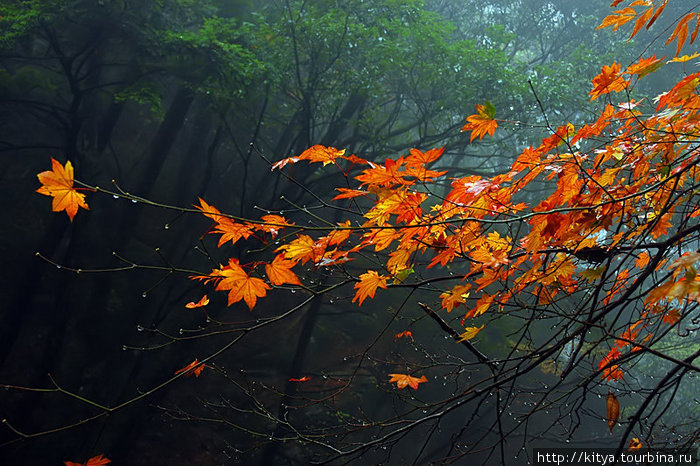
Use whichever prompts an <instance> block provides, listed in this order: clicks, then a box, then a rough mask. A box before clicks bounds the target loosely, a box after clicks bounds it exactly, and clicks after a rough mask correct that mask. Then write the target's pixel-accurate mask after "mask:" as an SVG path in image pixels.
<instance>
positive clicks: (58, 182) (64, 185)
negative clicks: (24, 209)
mask: <svg viewBox="0 0 700 466" xmlns="http://www.w3.org/2000/svg"><path fill="white" fill-rule="evenodd" d="M37 178H39V182H40V183H41V184H42V186H41V187H40V188H39V189H37V190H36V192H38V193H39V194H43V195H45V196H51V197H53V202H52V205H51V209H52V210H53V211H54V212H60V211H62V210H65V211H66V213H67V214H68V217H69V218H70V221H71V222H72V221H73V217H75V214H76V213H77V212H78V208H79V207H82V208H83V209H85V210H90V208H89V207H88V205H87V202H85V194H83V193H79V192H78V191H77V190H76V189H75V188H73V165H72V164H71V163H70V160H69V161H67V162H66V165H65V166H62V165H61V164H60V163H59V162H58V161H57V160H56V159H54V158H53V157H52V158H51V170H50V171H45V172H41V173H39V174H38V175H37Z"/></svg>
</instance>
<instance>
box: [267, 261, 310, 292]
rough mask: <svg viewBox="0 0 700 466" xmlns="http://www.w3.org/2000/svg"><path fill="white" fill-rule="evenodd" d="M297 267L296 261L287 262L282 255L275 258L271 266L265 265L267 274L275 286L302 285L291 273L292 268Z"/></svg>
mask: <svg viewBox="0 0 700 466" xmlns="http://www.w3.org/2000/svg"><path fill="white" fill-rule="evenodd" d="M295 265H296V262H295V261H292V260H286V259H285V258H284V256H283V255H282V254H280V255H278V256H277V257H275V259H274V260H273V261H272V263H271V264H265V273H266V274H267V277H268V278H269V279H270V283H272V284H273V285H277V286H279V285H283V284H285V283H289V284H291V285H301V282H300V281H299V277H297V275H296V274H295V273H294V272H292V271H291V268H292V267H294V266H295Z"/></svg>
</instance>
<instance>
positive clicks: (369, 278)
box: [352, 270, 389, 306]
mask: <svg viewBox="0 0 700 466" xmlns="http://www.w3.org/2000/svg"><path fill="white" fill-rule="evenodd" d="M387 278H389V277H386V276H384V275H379V274H378V273H377V272H376V271H374V270H369V271H368V272H367V273H363V274H362V275H360V281H359V282H358V283H355V289H356V290H357V293H355V297H353V298H352V302H353V303H354V302H355V301H358V300H359V303H358V304H357V305H358V306H362V302H363V301H364V300H365V299H366V298H367V297H370V298H374V294H375V293H376V292H377V288H383V289H385V290H386V280H387Z"/></svg>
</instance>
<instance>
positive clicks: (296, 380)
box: [289, 375, 311, 382]
mask: <svg viewBox="0 0 700 466" xmlns="http://www.w3.org/2000/svg"><path fill="white" fill-rule="evenodd" d="M309 380H311V377H309V376H308V375H305V376H304V377H300V378H298V379H295V378H294V377H292V378H291V379H289V382H308V381H309Z"/></svg>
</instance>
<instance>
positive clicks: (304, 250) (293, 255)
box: [275, 235, 315, 264]
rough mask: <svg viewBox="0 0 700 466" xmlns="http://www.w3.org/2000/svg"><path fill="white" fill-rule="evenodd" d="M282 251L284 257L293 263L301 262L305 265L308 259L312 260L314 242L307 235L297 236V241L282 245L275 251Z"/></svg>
mask: <svg viewBox="0 0 700 466" xmlns="http://www.w3.org/2000/svg"><path fill="white" fill-rule="evenodd" d="M280 250H281V251H284V257H285V258H286V259H290V260H293V261H301V263H302V264H305V263H306V262H307V261H308V260H309V259H313V258H314V255H315V247H314V240H313V238H311V237H310V236H308V235H299V237H298V238H297V239H295V240H294V241H291V242H289V243H288V244H283V245H282V246H280V247H279V248H277V249H276V250H275V251H280Z"/></svg>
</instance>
